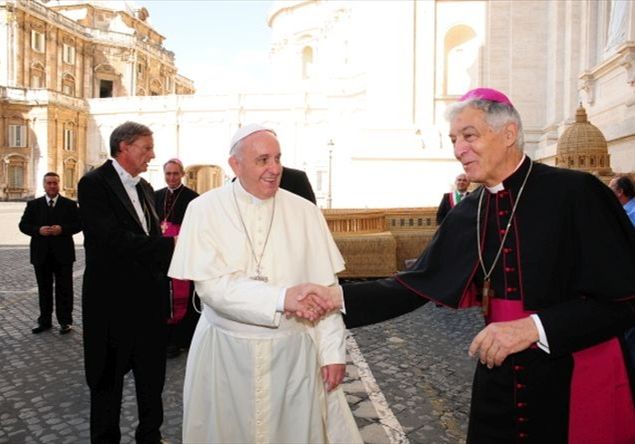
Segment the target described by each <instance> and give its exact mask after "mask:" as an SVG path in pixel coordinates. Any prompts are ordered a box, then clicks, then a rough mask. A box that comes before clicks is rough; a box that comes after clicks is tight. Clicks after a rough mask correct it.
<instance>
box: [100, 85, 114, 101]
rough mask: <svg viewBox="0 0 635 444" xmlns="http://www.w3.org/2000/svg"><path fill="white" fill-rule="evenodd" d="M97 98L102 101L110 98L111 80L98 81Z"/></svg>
mask: <svg viewBox="0 0 635 444" xmlns="http://www.w3.org/2000/svg"><path fill="white" fill-rule="evenodd" d="M99 97H100V98H102V99H103V98H106V97H112V80H100V81H99Z"/></svg>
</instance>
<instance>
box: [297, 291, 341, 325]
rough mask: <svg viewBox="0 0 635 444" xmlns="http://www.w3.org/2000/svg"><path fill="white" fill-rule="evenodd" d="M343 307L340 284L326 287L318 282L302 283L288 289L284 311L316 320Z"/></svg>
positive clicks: (298, 316)
mask: <svg viewBox="0 0 635 444" xmlns="http://www.w3.org/2000/svg"><path fill="white" fill-rule="evenodd" d="M341 307H342V296H341V294H340V289H339V287H338V286H335V287H325V286H323V285H317V284H309V283H307V284H300V285H296V286H293V287H289V288H288V289H287V294H286V296H285V300H284V312H285V314H286V315H287V316H295V317H297V318H302V319H306V320H308V321H311V322H315V321H317V320H319V319H320V318H322V316H324V315H325V314H327V313H329V312H331V311H333V310H337V309H339V308H341Z"/></svg>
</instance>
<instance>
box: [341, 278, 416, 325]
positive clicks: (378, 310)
mask: <svg viewBox="0 0 635 444" xmlns="http://www.w3.org/2000/svg"><path fill="white" fill-rule="evenodd" d="M342 290H343V293H344V303H345V305H346V314H345V315H344V322H345V323H346V327H347V328H354V327H362V326H364V325H369V324H375V323H377V322H383V321H386V320H388V319H392V318H395V317H397V316H401V315H403V314H406V313H409V312H411V311H413V310H415V309H417V308H419V307H421V306H422V305H423V304H425V303H426V302H428V300H427V299H425V298H423V297H421V296H418V295H417V294H415V293H413V292H412V291H410V290H408V289H406V288H405V287H404V286H403V285H401V284H400V283H398V282H397V281H396V280H395V278H387V279H378V280H375V281H363V282H352V283H345V284H343V285H342Z"/></svg>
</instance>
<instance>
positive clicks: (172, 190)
mask: <svg viewBox="0 0 635 444" xmlns="http://www.w3.org/2000/svg"><path fill="white" fill-rule="evenodd" d="M182 186H183V184H181V185H179V186H178V187H176V188H170V187H168V190H170V191H171V192H173V193H174V192H175V191H176V190H178V189H179V188H181V187H182Z"/></svg>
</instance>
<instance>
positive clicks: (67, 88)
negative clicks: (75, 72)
mask: <svg viewBox="0 0 635 444" xmlns="http://www.w3.org/2000/svg"><path fill="white" fill-rule="evenodd" d="M62 93H64V94H66V95H67V96H74V95H75V78H74V77H73V76H72V75H70V74H64V75H63V76H62Z"/></svg>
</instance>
